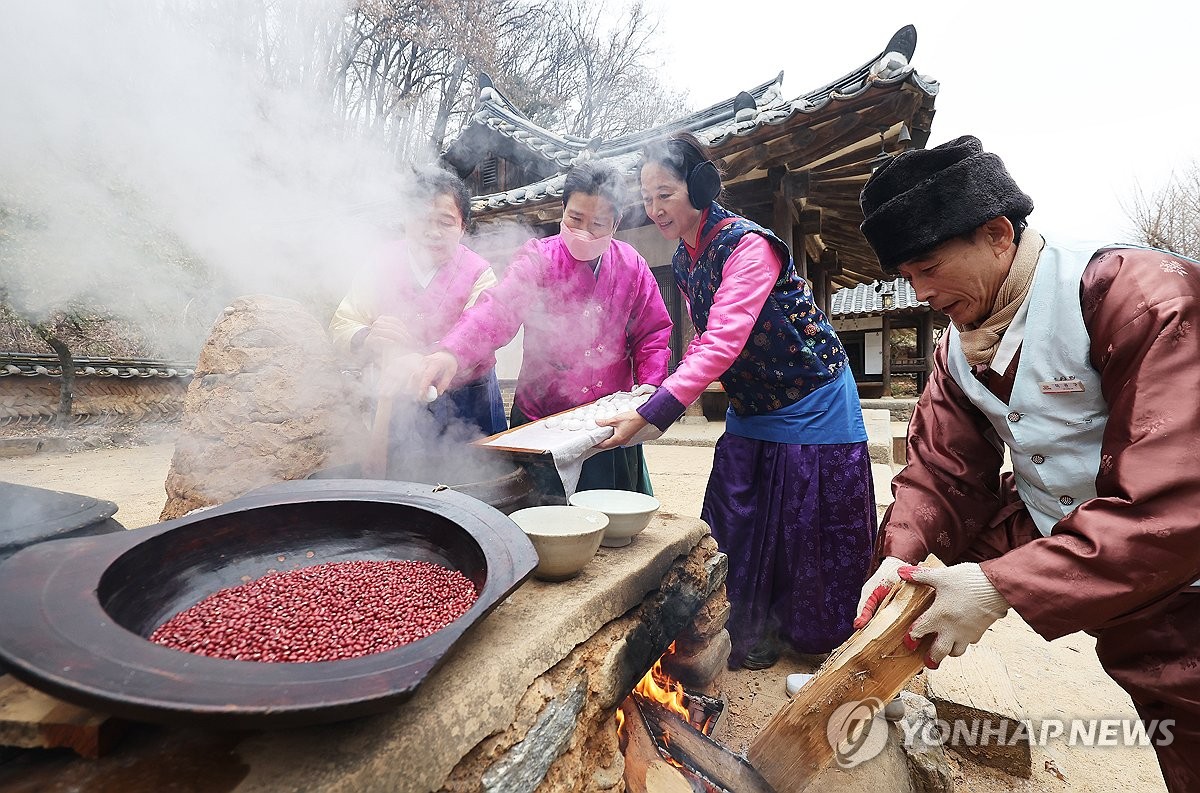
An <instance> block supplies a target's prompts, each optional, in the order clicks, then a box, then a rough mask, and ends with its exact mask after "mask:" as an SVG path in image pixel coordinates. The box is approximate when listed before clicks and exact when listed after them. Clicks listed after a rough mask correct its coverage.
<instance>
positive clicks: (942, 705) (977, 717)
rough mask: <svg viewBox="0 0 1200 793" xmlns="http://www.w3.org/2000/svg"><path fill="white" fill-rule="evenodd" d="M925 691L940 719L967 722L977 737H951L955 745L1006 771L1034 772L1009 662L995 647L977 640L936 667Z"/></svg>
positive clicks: (927, 678) (951, 744)
mask: <svg viewBox="0 0 1200 793" xmlns="http://www.w3.org/2000/svg"><path fill="white" fill-rule="evenodd" d="M925 696H926V697H928V698H929V701H930V702H932V703H933V704H934V707H936V708H937V715H938V718H939V719H941V720H943V721H946V722H949V723H950V724H952V725H955V727H956V728H958V725H959V724H961V725H962V728H963V729H966V730H967V731H968V734H970V735H971V740H966V741H951V742H949V744H948V746H949V748H951V749H953V750H954V751H956V752H959V753H960V754H965V755H966V756H967V757H969V758H971V759H972V760H974V761H975V762H977V763H981V764H983V765H987V766H991V767H992V768H999V769H1000V770H1001V771H1004V772H1005V773H1008V774H1013V775H1015V776H1019V777H1024V778H1025V779H1028V778H1029V777H1030V776H1032V774H1033V758H1032V750H1031V748H1030V735H1029V732H1028V727H1027V725H1025V724H1023V723H1022V719H1021V715H1020V714H1021V712H1022V710H1021V706H1020V703H1018V701H1017V692H1016V691H1014V690H1013V685H1012V680H1011V679H1010V678H1009V676H1008V667H1007V666H1005V665H1004V659H1003V658H1001V657H1000V654H999V653H997V652H996V651H995V650H993V649H991V648H989V647H981V646H979V645H977V644H976V645H973V646H972V647H971V648H970V649H969V650H967V652H966V654H965V655H962V656H960V657H958V658H947V659H946V660H945V661H943V662H942V665H941V666H940V667H938V668H937V669H930V670H929V672H928V674H927V675H926V676H925Z"/></svg>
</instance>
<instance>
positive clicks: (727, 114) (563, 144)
mask: <svg viewBox="0 0 1200 793" xmlns="http://www.w3.org/2000/svg"><path fill="white" fill-rule="evenodd" d="M915 43H916V31H915V29H913V28H912V26H911V25H910V26H906V27H905V28H902V29H901V30H900V31H898V32H897V33H896V35H894V36H893V37H892V40H891V41H889V42H888V46H887V47H886V48H885V49H884V51H883V52H882V53H880V54H879V55H877V56H875V57H874V58H872V59H871V60H869V61H867V62H866V63H864V64H863V65H861V66H860V67H858V68H857V69H855V70H853V71H851V72H849V73H848V74H846V75H843V76H842V77H841V78H839V79H837V80H834V81H833V82H831V83H829V84H827V85H825V86H822V87H821V88H818V89H816V90H814V91H809V92H808V93H806V94H803V95H802V96H799V97H797V98H795V99H792V100H783V99H781V98H780V96H781V94H780V86H781V82H782V78H783V73H782V72H780V73H779V75H778V76H777V77H776V78H774V79H773V80H769V81H767V82H765V83H762V84H761V85H759V86H756V87H755V88H754V89H753V90H751V91H749V92H742V93H740V94H739V95H738V96H737V97H734V98H731V99H729V100H726V101H724V102H720V103H718V104H716V105H713V106H711V107H710V108H706V109H705V110H703V111H698V112H696V113H692V114H690V115H688V116H685V117H684V118H682V119H678V120H676V121H675V122H673V123H671V124H668V125H664V126H661V127H658V128H655V129H652V130H646V131H644V132H640V133H637V134H634V135H629V136H624V137H622V138H618V139H614V140H611V141H608V142H606V143H602V144H601V145H600V146H598V147H595V152H594V154H593V155H592V156H595V157H602V158H605V159H607V160H609V161H610V162H613V163H614V164H615V165H617V167H618V168H621V169H622V170H624V171H626V172H628V173H630V174H632V172H633V170H634V169H635V168H636V165H637V161H638V152H640V150H641V148H642V146H643V145H644V144H645V143H646V142H647V141H650V140H653V139H655V138H657V137H661V136H662V135H665V134H667V133H669V132H673V131H676V130H680V129H687V130H690V131H691V132H693V133H694V134H696V136H697V137H698V138H700V140H702V141H704V142H705V143H706V144H708V145H709V146H710V147H711V148H712V150H713V156H714V157H715V158H717V159H720V160H722V162H723V163H724V164H725V165H728V164H729V158H730V157H731V155H734V154H737V153H739V152H743V151H745V150H748V149H751V148H752V147H757V146H759V145H760V144H763V143H765V142H767V141H771V140H773V139H776V138H778V136H779V135H780V134H781V130H780V128H782V127H785V126H798V124H797V122H798V121H801V120H805V121H810V124H823V123H825V122H827V121H832V120H836V119H838V118H839V117H840V116H841V115H842V114H844V113H852V112H854V111H855V110H856V109H860V108H862V107H865V106H869V105H870V100H872V99H873V98H874V97H875V96H876V95H879V96H880V97H882V96H884V95H886V94H889V93H891V94H903V93H905V92H908V93H910V94H915V98H916V102H917V103H918V104H921V105H925V106H928V110H927V116H928V117H929V118H931V117H932V100H933V99H934V97H935V96H936V95H937V93H938V89H939V85H938V83H937V81H936V80H932V79H930V78H927V77H924V76H922V75H920V74H918V73H917V72H916V70H915V69H914V68H913V67H912V65H911V64H910V63H909V61H910V59H911V56H912V52H913V50H914V48H915ZM484 93H485V96H481V108H480V111H479V112H478V113H477V114H476V121H474V122H473V123H478V124H487V125H489V126H492V127H493V128H494V129H495V130H496V131H498V132H500V133H501V134H506V135H512V136H521V140H522V142H523V143H524V144H525V145H528V146H531V147H533V146H536V147H537V150H538V151H539V152H540V153H541V154H542V156H545V157H547V158H553V159H554V160H555V162H556V163H557V164H558V167H559V168H561V170H562V172H565V171H566V170H567V169H568V168H569V167H570V164H571V163H572V162H574V160H575V158H576V157H577V156H579V154H580V152H582V151H583V150H584V148H585V146H586V143H587V142H586V141H581V140H579V139H571V138H568V137H565V136H558V135H555V134H554V133H551V132H549V131H547V130H543V129H542V128H540V127H538V126H537V125H536V124H534V123H533V122H532V121H529V120H528V119H525V118H524V117H523V116H520V114H519V113H517V111H516V109H515V108H512V107H511V106H504V105H503V100H501V99H500V98H499V96H498V95H497V96H490V95H486V92H484ZM746 94H749V95H750V96H752V97H753V99H754V103H753V106H750V104H749V103H748V102H746V97H745V95H746ZM900 101H901V100H900V99H899V98H898V99H897V100H896V101H895V102H894V104H898V103H899V102H900ZM894 126H896V127H899V126H900V124H899V122H897V123H896V124H895V125H894ZM909 134H910V135H911V138H912V143H913V145H915V146H923V145H924V144H925V141H926V140H927V139H928V136H929V130H928V126H927V124H926V125H924V128H922V127H921V126H918V127H914V128H912V129H910V130H909ZM534 141H536V143H535V142H534ZM594 146H595V144H594V142H593V147H594ZM556 147H557V148H556ZM451 149H453V146H452V147H451ZM449 154H450V152H449V151H448V152H447V155H449ZM727 170H728V169H727ZM562 184H563V173H558V174H555V175H553V176H550V177H548V178H545V179H541V180H539V181H536V182H533V183H532V184H528V185H524V186H522V187H520V188H517V189H514V190H508V191H506V192H501V193H492V194H488V195H481V196H476V197H474V198H473V199H472V205H471V208H472V212H473V213H476V214H477V215H478V217H479V218H480V219H486V218H487V217H488V216H490V215H495V214H501V213H510V212H513V211H516V212H518V213H521V214H525V213H532V212H536V211H537V210H539V209H540V208H542V207H543V206H544V205H547V204H551V203H557V202H561V200H562Z"/></svg>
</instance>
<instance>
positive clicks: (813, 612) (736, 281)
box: [602, 133, 876, 669]
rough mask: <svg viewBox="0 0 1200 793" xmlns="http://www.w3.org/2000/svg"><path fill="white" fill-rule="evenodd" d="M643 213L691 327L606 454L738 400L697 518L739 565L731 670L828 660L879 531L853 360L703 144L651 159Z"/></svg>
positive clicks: (734, 577) (691, 141)
mask: <svg viewBox="0 0 1200 793" xmlns="http://www.w3.org/2000/svg"><path fill="white" fill-rule="evenodd" d="M639 177H640V181H641V192H642V203H643V205H644V206H645V210H646V215H647V216H648V217H649V218H650V220H651V221H653V222H654V224H655V225H656V226H658V229H659V231H660V232H661V233H662V234H663V236H664V237H666V238H668V239H677V240H679V247H678V248H677V249H676V251H675V255H674V258H673V259H672V269H673V270H674V274H675V282H676V284H677V285H678V287H679V289H680V291H682V292H683V295H684V297H685V298H687V301H688V310H689V312H690V314H691V318H692V322H693V323H694V324H695V326H696V334H697V335H696V338H695V339H694V340H693V341H692V343H691V345H689V347H688V349H687V352H686V354H685V355H684V357H683V360H682V361H680V363H679V367H678V368H677V369H676V370H675V372H674V373H673V374H671V375H670V376H669V377H668V378H667V379H666V380H665V381H664V382H663V384H662V386H661V387H659V389H658V390H657V391H656V392H655V393H654V395H653V396H651V397H650V399H649V400H648V401H647V402H646V403H645V404H644V405H642V406H641V407H640V408H638V409H637V411H636V412H635V411H630V412H627V413H623V414H621V415H619V416H616V417H614V418H612V419H609V420H608V421H606V422H603V423H606V424H609V425H612V426H614V427H615V428H616V433H615V434H614V436H613V437H612V438H611V439H609V440H608V441H606V442H605V443H604V444H602V446H619V445H622V444H625V443H628V442H630V441H631V440H639V439H645V438H646V437H647V436H653V435H655V434H661V432H662V431H664V430H666V428H667V427H668V426H669V425H670V424H671V423H673V422H674V421H675V420H676V419H678V418H679V417H680V416H681V415H682V414H683V412H684V409H685V408H686V406H687V405H690V404H691V403H692V402H694V401H695V400H696V399H698V398H699V397H700V394H701V393H702V392H703V391H704V389H705V387H706V386H708V385H709V384H710V383H712V382H713V381H714V380H720V382H721V384H722V386H723V387H724V389H725V393H726V394H727V395H728V397H729V412H728V414H727V416H726V421H725V434H724V435H722V436H721V438H720V440H718V441H717V446H716V449H715V452H714V457H713V468H712V475H711V477H710V478H709V481H708V489H707V491H706V493H705V496H704V508H703V512H702V513H701V517H703V518H704V520H705V521H706V522H707V523H708V524H709V526H711V527H712V532H713V536H714V537H715V538H716V540H717V543H718V545H720V547H721V550H722V551H723V552H725V553H726V554H727V555H728V557H729V575H728V578H727V579H726V587H727V591H728V596H729V601H730V603H731V605H732V609H733V610H732V613H731V614H730V618H729V622H728V627H729V633H730V637H731V638H732V640H733V651H732V653H731V654H730V658H729V664H730V667H731V668H736V667H737V666H738V665H741V666H743V667H746V668H749V669H763V668H766V667H768V666H771V665H772V664H774V663H775V662H776V661H777V660H778V658H779V654H780V652H781V650H782V648H783V644H784V642H786V643H787V644H789V645H790V646H791V647H792V649H793V650H795V651H796V652H799V653H806V654H819V653H827V652H829V651H830V650H832V649H834V648H835V647H837V646H838V645H839V644H841V643H842V642H843V641H844V640H845V639H846V638H847V637H849V635H850V634H851V632H852V630H853V629H852V627H851V626H852V623H853V621H854V617H855V616H856V614H855V607H856V605H857V603H858V595H859V589H860V588H861V586H862V582H863V581H864V580H865V579H866V576H867V574H868V572H869V567H870V564H871V555H872V545H873V543H874V534H875V526H876V516H875V499H874V491H873V489H872V485H871V459H870V455H869V454H868V451H867V442H866V441H867V433H866V428H865V426H864V424H863V417H862V409H861V407H860V404H859V401H858V391H857V389H856V387H855V384H854V377H853V375H852V374H851V372H850V367H849V365H848V363H847V358H846V353H845V350H844V349H843V348H842V344H841V342H840V341H839V339H838V337H837V334H836V333H835V332H834V330H833V327H832V326H831V325H830V324H829V320H828V319H827V318H826V316H825V314H824V313H823V312H822V311H821V309H819V308H817V306H816V305H815V304H814V303H813V295H812V291H811V290H810V289H809V286H808V284H807V283H806V282H805V281H804V280H803V279H802V278H800V277H799V276H798V275H797V273H796V270H795V267H793V265H792V259H791V254H790V252H789V251H788V248H787V246H786V245H785V244H784V243H783V242H782V241H781V240H780V239H779V238H778V237H776V236H775V235H774V234H773V233H771V232H770V231H769V230H767V229H765V228H763V227H762V226H760V225H758V224H757V223H754V222H753V221H750V220H748V219H746V218H744V217H741V216H739V215H736V214H734V213H732V212H730V211H729V210H728V209H726V208H725V207H723V206H721V205H720V204H719V203H717V200H716V199H717V197H718V196H719V195H720V192H721V177H720V173H719V172H718V170H717V168H716V166H715V165H714V164H713V162H712V161H711V160H710V159H709V158H708V155H707V152H706V151H705V149H704V146H703V145H702V144H701V143H700V142H699V141H698V140H696V138H695V137H694V136H692V135H690V134H687V133H682V134H678V135H675V136H674V137H672V138H671V139H670V140H667V141H663V142H661V143H657V144H653V145H651V146H649V147H647V148H646V149H645V151H644V152H643V162H642V165H641V170H640V174H639Z"/></svg>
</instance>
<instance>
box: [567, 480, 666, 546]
mask: <svg viewBox="0 0 1200 793" xmlns="http://www.w3.org/2000/svg"><path fill="white" fill-rule="evenodd" d="M568 501H570V502H571V503H572V504H574V505H575V506H577V507H586V508H588V509H594V510H598V511H600V512H603V513H604V514H605V515H607V516H608V528H607V529H605V531H604V539H603V540H601V541H600V544H601V545H603V546H604V547H606V548H620V547H621V546H623V545H628V544H629V543H630V542H631V541H632V540H633V537H634V536H635V535H637V534H640V533H641V532H642V530H643V529H645V528H646V526H647V525H649V523H650V518H652V517H654V513H655V512H658V508H659V506H660V504H659V503H658V499H657V498H655V497H654V496H648V495H646V494H645V493H634V492H632V491H630V490H580V491H579V492H578V493H576V494H575V495H573V496H571V497H570V498H569V499H568Z"/></svg>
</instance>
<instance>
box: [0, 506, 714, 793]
mask: <svg viewBox="0 0 1200 793" xmlns="http://www.w3.org/2000/svg"><path fill="white" fill-rule="evenodd" d="M726 569H727V562H726V560H725V557H724V555H722V554H720V553H719V552H718V551H717V548H716V543H715V542H714V541H713V540H712V538H711V537H710V536H709V534H708V528H707V526H705V525H704V523H703V522H701V521H699V520H697V519H694V518H685V517H680V516H676V515H671V514H665V513H660V514H659V515H657V516H656V517H655V519H654V520H653V521H652V522H651V524H650V526H649V527H648V528H647V529H646V531H644V532H642V534H640V535H639V536H638V538H637V539H636V540H635V541H634V542H633V543H632V544H631V545H629V546H626V547H623V548H601V549H600V552H599V554H598V555H597V557H596V559H594V560H593V561H592V562H591V563H590V564H589V565H588V567H587V568H585V570H584V572H583V573H582V574H581V575H580V576H579V577H577V578H575V579H572V580H570V581H566V582H562V583H553V584H552V583H545V582H541V581H537V580H535V579H530V580H529V581H527V582H526V583H525V584H524V585H522V587H521V588H520V589H518V590H517V591H516V592H515V593H514V594H513V595H512V596H510V597H509V598H508V599H507V600H506V601H505V602H503V603H502V604H501V605H500V606H499V607H497V608H496V609H495V610H494V611H493V612H492V613H491V614H490V615H488V617H487V618H486V619H484V620H483V621H481V622H480V623H479V624H478V625H476V626H475V628H474V629H473V630H472V631H471V632H470V633H468V634H467V635H466V636H465V637H464V638H463V640H462V641H461V642H460V646H459V647H458V649H457V650H456V651H455V652H454V653H453V654H452V656H451V657H450V658H449V659H448V660H447V662H446V663H445V665H444V666H442V668H441V669H439V670H438V671H437V672H435V673H434V674H433V675H432V676H431V677H430V678H429V679H428V680H427V681H426V682H425V683H424V684H423V685H422V686H421V688H420V689H418V690H417V692H416V693H415V694H414V696H413V697H412V699H410V700H409V701H408V702H406V703H404V704H403V705H401V706H400V707H398V708H396V709H395V710H394V711H391V712H389V713H385V714H382V715H379V716H374V717H370V718H366V719H359V720H355V721H349V722H343V723H339V724H332V725H325V726H320V727H309V728H302V729H296V730H281V731H273V732H266V733H238V734H233V733H201V732H195V731H186V730H177V729H167V728H161V727H147V728H146V729H145V730H143V731H140V732H139V733H137V734H135V735H133V736H131V738H130V739H128V740H127V741H126V742H125V743H124V744H122V745H121V746H119V747H117V749H116V750H115V751H114V752H113V753H112V754H111V755H110V756H108V757H106V758H104V759H102V760H100V761H86V760H81V759H72V758H66V757H61V756H47V755H45V754H36V753H35V754H31V755H29V756H25V757H21V758H19V759H18V760H16V761H14V762H11V763H6V764H5V767H3V768H0V782H2V781H3V780H4V778H5V777H7V776H9V775H11V774H16V775H17V776H13V777H11V778H12V779H14V780H16V779H20V780H21V781H22V782H23V783H25V784H26V785H27V786H29V787H28V789H29V790H36V789H67V788H73V787H74V788H78V789H92V788H94V787H96V786H98V785H99V784H100V783H101V782H103V784H104V786H105V787H107V788H109V789H120V790H122V792H123V793H140V792H141V791H158V790H161V789H162V788H163V785H164V784H165V780H170V779H181V777H184V776H186V777H188V778H187V779H186V780H182V779H181V781H185V782H188V783H191V784H190V785H189V789H194V790H220V791H243V792H244V791H279V790H332V791H339V790H342V791H354V792H355V793H361V792H363V791H380V792H381V793H382V792H384V791H386V793H402V792H404V791H413V792H414V793H415V792H418V791H420V792H424V791H454V792H455V793H457V792H460V791H461V792H462V793H466V791H506V793H507V792H508V791H538V790H540V791H576V790H617V789H619V788H620V786H621V784H622V777H623V772H624V762H623V758H622V756H621V752H620V748H619V746H618V741H617V735H616V724H615V719H614V714H615V712H616V709H617V708H618V707H619V705H620V702H621V701H622V700H624V698H625V697H626V695H627V694H628V693H629V691H630V690H631V689H632V688H633V687H634V686H635V685H636V684H637V682H638V680H640V679H641V677H642V676H643V675H644V674H645V673H646V671H647V670H648V669H649V668H650V667H651V665H653V663H654V661H655V660H656V659H657V658H658V657H659V656H660V655H662V654H663V652H665V651H666V649H667V647H668V646H669V645H670V643H671V642H672V641H673V640H674V639H675V638H676V637H677V636H680V635H681V634H683V633H684V632H685V631H690V633H689V637H690V638H691V639H692V640H693V641H692V644H691V645H689V646H691V647H702V645H704V644H705V642H700V640H701V639H703V638H705V637H703V636H701V635H700V634H701V633H705V632H710V633H712V632H713V625H715V624H716V623H715V621H714V615H716V616H720V614H721V613H722V610H723V606H722V602H721V601H723V600H724V594H723V587H722V585H723V583H724V580H725V574H726ZM702 608H703V609H704V614H702V615H701V619H699V620H697V619H696V617H697V615H698V614H700V613H701V611H702ZM705 615H707V616H705ZM693 623H695V624H693ZM722 626H723V622H722V623H721V625H718V626H717V627H716V630H715V634H714V635H719V633H720V630H721V627H722ZM709 638H711V636H710V637H709Z"/></svg>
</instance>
